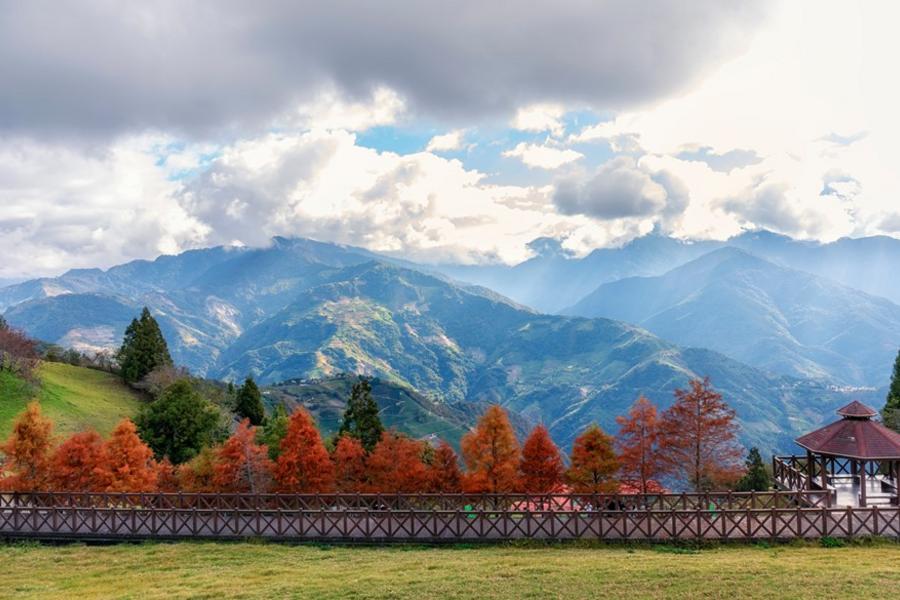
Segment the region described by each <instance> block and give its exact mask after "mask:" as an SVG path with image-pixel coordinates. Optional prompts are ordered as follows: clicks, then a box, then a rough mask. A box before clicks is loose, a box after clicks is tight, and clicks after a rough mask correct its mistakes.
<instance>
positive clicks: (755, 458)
mask: <svg viewBox="0 0 900 600" xmlns="http://www.w3.org/2000/svg"><path fill="white" fill-rule="evenodd" d="M744 465H745V466H746V468H747V472H746V473H745V474H744V476H743V477H742V478H741V480H740V481H738V484H737V487H736V489H737V491H739V492H765V491H767V490H768V489H769V488H770V487H772V480H771V479H770V477H769V472H768V471H766V466H765V465H764V464H763V460H762V456H761V455H760V454H759V449H758V448H750V452H749V453H748V454H747V460H746V461H745V462H744Z"/></svg>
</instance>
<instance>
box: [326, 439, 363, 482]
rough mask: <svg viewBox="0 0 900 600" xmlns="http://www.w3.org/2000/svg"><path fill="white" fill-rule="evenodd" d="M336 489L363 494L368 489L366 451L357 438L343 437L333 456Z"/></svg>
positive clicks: (339, 440)
mask: <svg viewBox="0 0 900 600" xmlns="http://www.w3.org/2000/svg"><path fill="white" fill-rule="evenodd" d="M331 457H332V460H333V461H334V487H335V489H336V490H337V491H338V492H343V493H355V492H363V491H365V488H366V449H365V448H363V446H362V443H361V442H360V441H359V440H358V439H356V438H355V437H350V436H349V435H342V436H341V437H340V438H338V441H337V444H336V445H335V447H334V453H333V454H332V456H331Z"/></svg>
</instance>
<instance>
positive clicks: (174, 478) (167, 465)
mask: <svg viewBox="0 0 900 600" xmlns="http://www.w3.org/2000/svg"><path fill="white" fill-rule="evenodd" d="M179 489H181V486H180V484H179V482H178V472H177V470H176V469H175V465H173V464H172V461H170V460H169V459H168V458H163V459H162V460H161V461H159V462H158V463H156V490H157V491H159V492H166V493H172V492H177V491H178V490H179Z"/></svg>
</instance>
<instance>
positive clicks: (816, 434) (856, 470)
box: [796, 400, 900, 506]
mask: <svg viewBox="0 0 900 600" xmlns="http://www.w3.org/2000/svg"><path fill="white" fill-rule="evenodd" d="M837 414H839V415H840V416H841V419H840V420H839V421H835V422H834V423H832V424H830V425H826V426H825V427H822V428H821V429H817V430H816V431H813V432H812V433H807V434H806V435H804V436H801V437H799V438H797V440H796V442H797V444H798V445H799V446H801V447H802V448H804V449H806V461H805V465H803V468H805V471H806V473H805V475H806V477H804V479H805V483H806V487H807V489H813V488H818V489H821V490H825V491H827V492H829V496H830V498H829V499H833V500H834V503H835V504H837V505H850V506H867V505H869V504H875V505H877V504H898V503H900V486H898V480H900V433H897V432H895V431H892V430H890V429H888V428H887V427H885V426H884V425H882V424H881V423H879V422H878V421H873V420H872V417H875V416H877V415H878V413H877V412H876V411H874V410H873V409H871V408H870V407H868V406H866V405H865V404H863V403H861V402H858V401H855V400H854V401H853V402H851V403H850V404H848V405H847V406H845V407H843V408H841V409H839V410H838V411H837Z"/></svg>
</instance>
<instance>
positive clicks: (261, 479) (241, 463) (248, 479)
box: [213, 419, 272, 494]
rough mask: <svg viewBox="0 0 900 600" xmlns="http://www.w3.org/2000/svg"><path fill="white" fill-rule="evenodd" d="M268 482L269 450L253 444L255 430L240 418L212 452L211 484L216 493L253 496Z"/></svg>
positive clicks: (269, 475)
mask: <svg viewBox="0 0 900 600" xmlns="http://www.w3.org/2000/svg"><path fill="white" fill-rule="evenodd" d="M271 483H272V461H271V460H270V459H269V449H268V448H267V447H266V446H263V445H260V444H257V443H256V427H253V426H252V425H250V420H249V419H244V420H243V421H241V422H240V424H239V425H238V426H237V429H235V431H234V433H233V434H232V435H231V437H230V438H228V440H226V442H225V443H224V444H222V447H221V448H219V451H218V452H217V453H216V463H215V467H214V469H213V485H214V486H215V488H216V490H217V491H220V492H226V493H251V494H257V493H262V492H266V491H268V489H269V486H270V484H271Z"/></svg>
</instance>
